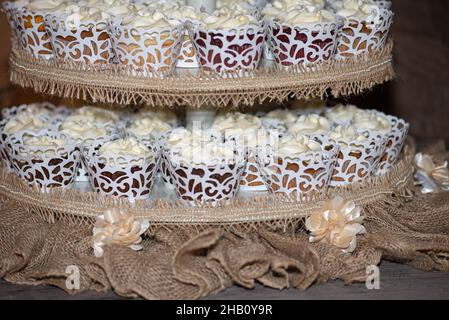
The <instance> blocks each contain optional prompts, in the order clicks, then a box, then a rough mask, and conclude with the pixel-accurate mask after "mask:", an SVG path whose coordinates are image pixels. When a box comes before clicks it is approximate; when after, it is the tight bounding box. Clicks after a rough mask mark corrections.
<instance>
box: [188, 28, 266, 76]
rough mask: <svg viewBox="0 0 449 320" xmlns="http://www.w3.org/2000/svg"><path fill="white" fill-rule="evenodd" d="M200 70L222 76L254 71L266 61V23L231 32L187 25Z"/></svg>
mask: <svg viewBox="0 0 449 320" xmlns="http://www.w3.org/2000/svg"><path fill="white" fill-rule="evenodd" d="M187 29H188V30H189V34H190V37H191V38H192V40H193V44H194V46H195V49H196V52H197V58H198V63H199V65H200V68H201V69H202V70H204V71H207V72H213V73H217V74H219V75H221V76H232V75H234V74H241V73H242V72H248V71H253V70H254V69H256V68H257V66H258V65H259V62H260V60H261V58H262V45H263V43H264V41H265V28H264V24H263V22H261V23H260V25H257V26H246V27H240V28H229V29H209V30H207V29H203V28H201V27H200V26H199V25H197V24H187Z"/></svg>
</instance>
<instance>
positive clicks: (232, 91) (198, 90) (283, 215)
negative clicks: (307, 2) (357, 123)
mask: <svg viewBox="0 0 449 320" xmlns="http://www.w3.org/2000/svg"><path fill="white" fill-rule="evenodd" d="M392 45H393V44H392V42H391V41H390V42H388V43H387V44H386V45H385V47H384V48H383V49H382V50H380V51H378V52H376V53H372V54H370V55H368V56H366V55H365V56H360V57H355V58H349V59H345V60H341V61H335V62H326V63H324V64H322V65H321V66H320V67H319V68H316V69H309V70H306V69H295V70H283V69H279V68H276V67H275V66H274V65H272V62H270V61H262V65H263V67H262V68H259V69H258V70H257V71H255V72H252V73H250V74H243V75H238V76H236V77H220V76H214V75H211V74H205V73H203V72H202V71H200V70H197V69H177V70H176V71H175V73H174V74H172V75H169V76H166V77H163V78H154V77H153V78H152V77H140V76H133V75H132V74H130V73H127V72H125V71H124V70H123V69H120V68H118V67H114V66H111V67H106V68H105V67H104V66H101V67H95V66H91V67H89V68H83V67H82V66H80V65H79V64H74V63H64V62H61V61H58V62H56V61H54V60H52V59H49V60H44V59H36V58H34V57H32V56H31V55H30V54H28V53H26V52H23V51H22V50H20V49H19V48H17V47H15V48H13V50H12V53H11V56H10V66H11V69H10V71H11V80H12V82H13V83H15V84H17V85H20V86H22V87H28V88H32V89H34V90H35V91H36V92H39V93H43V94H49V95H55V96H59V97H62V98H73V99H81V100H86V101H87V102H89V103H92V102H93V103H104V104H114V105H122V106H123V107H124V108H126V107H127V106H128V105H145V106H163V107H167V108H186V107H188V108H189V110H190V112H195V111H194V110H196V109H198V110H201V109H202V108H207V109H208V110H211V109H213V108H217V109H218V108H220V107H226V106H227V107H229V106H230V107H234V108H237V107H239V106H253V105H258V104H262V103H266V102H277V103H281V102H284V101H286V100H287V99H289V98H296V99H311V98H324V97H326V96H329V95H332V96H334V97H344V96H349V95H352V94H361V93H362V92H364V91H365V90H368V89H371V88H372V87H374V86H375V85H378V84H381V83H383V82H385V81H388V80H390V79H392V77H393V68H392V54H391V50H392ZM413 153H414V150H413V147H412V146H410V145H406V147H405V148H404V150H403V152H402V154H401V156H400V157H399V159H398V160H397V162H396V163H395V164H394V165H393V166H392V168H391V169H390V171H389V172H388V173H387V174H385V175H383V176H378V177H372V178H369V179H367V180H366V181H364V182H363V183H354V184H352V185H350V186H343V187H336V188H333V189H331V190H329V191H327V192H323V193H318V194H313V195H310V196H305V197H304V198H303V199H301V200H298V201H293V202H292V201H286V200H285V199H284V198H279V197H275V196H272V195H268V194H264V193H255V194H241V195H239V197H238V198H237V199H236V200H234V201H233V203H231V204H229V205H227V206H218V207H213V206H211V207H192V206H185V205H182V204H181V203H179V202H178V201H177V200H176V197H175V195H174V193H173V191H170V190H166V189H165V187H162V184H161V183H157V182H156V184H155V190H153V192H152V199H151V200H150V201H149V202H146V203H134V202H130V201H128V200H127V199H126V198H125V199H123V198H115V197H106V196H101V195H98V194H96V193H94V192H92V191H90V190H89V188H88V187H86V186H85V185H81V186H78V188H75V189H72V190H51V191H48V192H40V191H39V190H37V189H34V188H32V187H29V186H28V185H26V184H25V183H23V182H22V181H20V180H19V179H18V178H17V177H16V176H15V175H14V174H11V173H9V172H6V171H5V170H4V169H1V170H0V171H1V173H0V174H1V179H0V197H1V199H2V202H3V203H6V202H8V201H12V202H15V203H18V204H20V207H21V208H22V209H23V210H25V211H26V212H29V213H32V214H33V216H34V219H36V221H39V223H45V224H50V225H51V224H55V223H63V224H66V225H67V226H81V225H82V226H83V227H84V228H87V230H91V229H92V228H93V226H94V224H95V221H96V217H97V216H99V215H102V214H104V213H105V212H106V211H108V210H110V209H113V208H116V209H121V210H126V211H127V212H130V213H132V214H133V215H134V216H135V217H136V219H145V220H147V221H149V226H150V227H149V229H148V231H147V233H146V235H147V237H148V239H151V237H152V236H154V235H155V234H157V232H158V231H157V230H158V229H162V230H178V229H177V228H180V229H182V230H190V231H188V232H187V233H188V234H195V233H199V232H201V231H203V232H204V231H205V230H206V231H207V230H209V229H214V230H216V229H217V228H218V229H222V230H226V231H231V232H243V233H244V232H245V230H246V231H248V232H251V230H257V229H258V228H263V229H264V230H265V229H268V230H270V231H273V232H277V231H279V232H281V233H285V232H287V231H288V232H291V233H295V232H299V233H303V232H304V230H303V228H298V225H300V224H301V223H302V222H303V221H304V219H305V218H306V217H307V216H308V215H310V214H311V213H312V212H314V211H316V210H318V209H319V208H320V207H321V205H322V203H323V201H326V200H327V199H329V197H330V196H331V195H334V194H339V195H341V196H342V197H343V198H345V199H347V200H350V201H354V202H355V203H356V204H357V205H362V206H364V207H366V208H369V207H371V206H373V205H375V204H376V203H388V202H389V199H390V198H391V197H392V196H393V195H394V196H396V197H397V196H398V195H403V194H406V193H407V190H408V188H409V187H410V186H411V185H413V168H412V166H411V161H412V155H413ZM304 239H305V238H304ZM304 239H303V240H304ZM48 241H52V240H51V239H49V240H48ZM79 241H81V242H82V243H84V244H86V243H89V236H88V235H86V239H79ZM183 241H187V240H186V239H184V240H182V241H181V240H180V243H179V245H180V246H181V245H182V242H183ZM304 241H307V240H304ZM148 245H151V242H150V240H144V246H148ZM88 247H89V246H88ZM198 248H201V246H199V247H198ZM89 252H90V255H91V258H89V259H92V261H93V259H95V258H94V257H93V254H92V252H91V251H89V250H87V256H89ZM111 254H112V253H111V252H107V253H106V255H105V257H106V256H107V257H110V255H111ZM117 254H120V253H119V252H117ZM136 254H141V255H144V254H145V250H144V252H141V253H136ZM109 259H110V258H109ZM153 259H154V256H153ZM92 261H90V262H89V263H91V264H92V263H93V262H92ZM109 262H110V261H109ZM109 262H108V263H109ZM105 263H106V262H105ZM122 263H125V264H126V263H127V262H126V260H125V261H124V262H123V261H122ZM93 264H95V263H93ZM100 264H101V263H100ZM175 264H176V263H175ZM128 267H129V268H132V266H128ZM174 268H176V266H175V267H174ZM87 269H88V268H87V267H86V270H87ZM106 269H107V268H105V270H106ZM41 271H42V270H41ZM92 272H94V271H92V269H90V273H89V274H90V275H92V274H93V273H92ZM108 272H109V271H106V272H105V273H106V278H107V277H109V274H108ZM142 272H145V271H142ZM44 273H45V272H44ZM139 273H140V271H139ZM174 277H175V278H177V277H178V278H182V276H180V275H179V274H178V275H175V276H174ZM97 280H98V278H97ZM109 280H110V281H107V280H105V279H103V280H102V281H103V282H102V283H103V286H102V288H103V289H104V288H108V287H109V288H110V287H112V288H114V289H118V288H117V284H114V279H109ZM11 281H14V280H11ZM142 281H144V280H142ZM181 281H182V279H181ZM184 281H186V282H189V280H188V279H185V278H184ZM192 281H193V280H192ZM23 282H27V281H23ZM43 283H45V281H43ZM87 283H89V281H87ZM104 283H109V285H104ZM56 284H57V283H56ZM57 285H58V284H57ZM227 285H229V283H227V284H224V283H222V284H221V285H219V286H217V287H211V288H207V289H205V288H203V289H202V290H200V291H198V292H195V293H186V294H185V296H184V297H199V296H202V295H205V294H209V293H211V292H216V291H218V290H219V289H220V288H224V287H226V286H227ZM308 285H309V284H305V283H304V284H301V285H295V286H297V287H307V286H308ZM60 286H62V285H60ZM145 286H146V287H147V288H148V287H151V283H146V284H145ZM273 286H274V287H276V286H275V285H273ZM87 287H90V288H95V285H87ZM280 287H281V286H280ZM117 291H119V293H121V294H124V295H134V294H137V295H142V296H144V297H147V298H154V297H177V296H176V295H173V296H170V294H169V293H166V294H165V293H164V294H162V293H161V294H160V295H159V296H158V295H157V294H156V293H154V292H153V293H149V292H150V291H151V290H149V291H148V290H147V291H145V290H143V291H140V292H139V291H138V290H133V289H130V288H128V289H127V290H125V289H123V287H121V289H119V290H117ZM180 296H182V295H180Z"/></svg>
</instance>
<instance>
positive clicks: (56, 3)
mask: <svg viewBox="0 0 449 320" xmlns="http://www.w3.org/2000/svg"><path fill="white" fill-rule="evenodd" d="M66 6H67V2H66V1H61V0H33V1H30V2H29V3H28V4H27V5H26V8H27V9H28V10H29V11H32V12H43V13H50V12H56V11H60V10H63V9H64V8H65V7H66Z"/></svg>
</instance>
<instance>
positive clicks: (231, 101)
mask: <svg viewBox="0 0 449 320" xmlns="http://www.w3.org/2000/svg"><path fill="white" fill-rule="evenodd" d="M392 48H393V42H392V41H390V42H389V43H388V44H387V45H386V46H385V48H383V49H382V51H379V52H375V53H370V54H369V55H364V56H360V57H357V58H352V59H347V60H341V61H332V62H329V63H326V64H321V65H319V66H316V67H314V68H312V70H307V69H305V68H304V67H301V66H298V67H294V68H292V69H290V70H287V71H286V70H280V69H279V68H278V67H261V68H259V69H258V70H257V71H254V72H251V73H247V74H243V75H242V74H235V75H233V76H232V78H228V79H223V78H220V77H218V76H217V75H214V74H208V73H205V72H198V71H196V73H195V72H189V71H188V70H178V71H177V72H176V73H175V75H172V76H166V77H164V78H157V77H156V78H144V77H142V76H132V75H131V73H130V71H129V70H128V69H127V68H125V67H123V66H118V65H110V66H107V67H104V66H102V67H98V66H86V65H83V64H80V63H68V62H60V61H56V60H49V61H47V60H44V59H36V58H34V57H32V56H31V55H30V54H28V53H27V52H23V51H21V50H19V49H17V48H14V49H13V50H12V53H11V56H10V69H11V81H12V82H13V83H15V84H17V85H20V86H22V87H30V88H33V89H34V90H35V91H37V92H39V93H45V94H50V95H56V96H60V97H64V98H75V99H82V100H87V101H92V102H101V103H111V104H118V105H123V106H126V105H130V104H131V105H139V104H142V105H149V106H165V107H175V106H179V105H187V106H191V107H201V106H204V105H208V106H213V107H217V108H218V107H225V106H232V107H239V106H253V105H255V104H257V103H262V102H283V101H285V100H286V99H288V98H292V97H294V98H297V99H310V98H324V97H325V96H327V95H328V94H332V95H333V96H346V95H353V94H359V93H361V92H363V91H364V90H366V89H369V88H371V87H373V86H375V85H377V84H380V83H383V82H385V81H388V80H390V79H392V78H393V76H394V71H393V67H392V53H391V52H392Z"/></svg>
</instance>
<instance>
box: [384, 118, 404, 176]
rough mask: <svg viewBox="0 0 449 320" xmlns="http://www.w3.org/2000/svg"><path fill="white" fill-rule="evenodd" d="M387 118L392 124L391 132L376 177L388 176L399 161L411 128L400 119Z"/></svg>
mask: <svg viewBox="0 0 449 320" xmlns="http://www.w3.org/2000/svg"><path fill="white" fill-rule="evenodd" d="M385 118H386V119H387V120H388V121H389V122H390V126H391V131H390V133H389V134H388V139H387V143H386V145H385V151H384V154H383V155H382V157H381V159H380V162H379V167H378V169H377V172H376V175H384V174H386V173H387V172H388V171H389V170H390V168H391V167H392V166H393V165H394V164H395V162H396V161H397V160H398V158H399V156H400V154H401V151H402V148H403V147H404V143H405V139H406V138H407V133H408V130H409V127H410V125H409V124H408V123H407V122H406V121H405V120H403V119H400V118H398V117H395V116H385Z"/></svg>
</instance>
